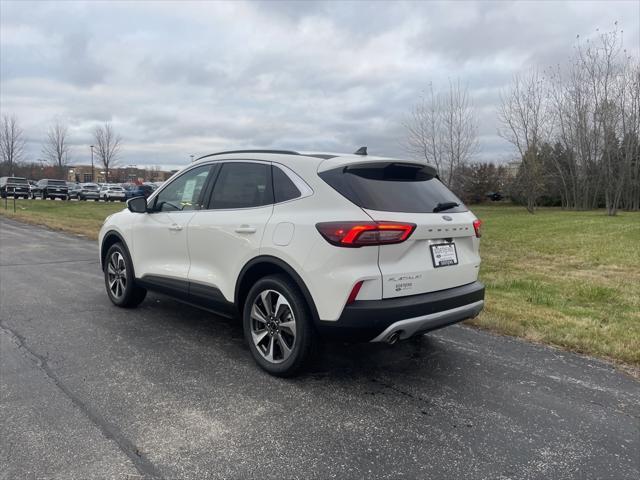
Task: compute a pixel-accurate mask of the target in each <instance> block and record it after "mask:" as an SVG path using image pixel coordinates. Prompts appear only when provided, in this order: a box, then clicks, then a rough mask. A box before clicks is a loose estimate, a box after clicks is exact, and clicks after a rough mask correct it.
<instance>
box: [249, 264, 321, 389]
mask: <svg viewBox="0 0 640 480" xmlns="http://www.w3.org/2000/svg"><path fill="white" fill-rule="evenodd" d="M243 327H244V337H245V340H246V342H247V343H248V344H249V349H250V350H251V354H252V355H253V358H254V360H255V361H256V362H257V363H258V365H260V367H262V368H263V369H264V370H266V371H267V372H269V373H270V374H272V375H276V376H279V377H289V376H292V375H294V374H296V373H297V372H298V371H299V370H300V369H301V368H302V367H303V366H304V364H305V363H306V362H307V361H308V360H309V359H310V358H311V356H312V352H313V347H314V343H315V335H314V333H315V332H314V331H313V323H312V319H311V315H310V313H309V307H308V305H307V303H306V302H305V300H304V297H303V296H302V294H301V293H300V290H299V289H298V287H297V286H296V285H295V283H293V282H292V281H291V280H290V279H289V278H288V277H286V276H284V275H273V276H268V277H264V278H262V279H260V280H258V281H257V282H256V284H255V285H254V286H253V287H252V288H251V290H250V291H249V294H248V295H247V299H246V301H245V304H244V309H243Z"/></svg>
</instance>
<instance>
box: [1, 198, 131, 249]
mask: <svg viewBox="0 0 640 480" xmlns="http://www.w3.org/2000/svg"><path fill="white" fill-rule="evenodd" d="M4 206H5V203H4V199H1V200H0V215H6V216H8V217H9V218H15V219H16V220H20V221H22V222H26V223H32V224H34V225H46V226H47V227H49V228H53V229H55V230H62V231H65V232H70V233H76V234H78V235H86V236H87V237H89V238H91V239H94V240H95V239H97V238H98V232H99V231H100V227H101V226H102V223H103V222H104V219H105V218H106V217H107V216H109V215H111V214H112V213H115V212H118V211H120V210H122V209H123V208H125V204H124V203H121V202H109V203H105V202H94V201H86V202H76V201H71V202H65V201H63V200H16V212H15V213H14V212H13V199H12V198H9V199H7V209H6V210H5V208H4Z"/></svg>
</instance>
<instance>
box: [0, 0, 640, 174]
mask: <svg viewBox="0 0 640 480" xmlns="http://www.w3.org/2000/svg"><path fill="white" fill-rule="evenodd" d="M0 5H1V7H0V8H1V11H0V19H1V20H0V21H1V25H0V33H1V51H0V62H1V64H0V65H1V71H0V80H1V89H0V102H1V109H2V114H15V115H16V116H17V117H18V120H19V122H20V124H21V126H22V128H23V129H24V131H25V134H26V137H27V139H28V145H27V146H28V148H27V153H28V157H29V159H31V160H37V159H38V158H40V157H41V154H40V148H41V142H42V140H43V138H44V136H45V135H46V130H47V127H48V125H50V124H51V123H52V122H54V121H56V120H60V121H62V122H64V123H66V124H68V125H69V128H70V132H71V141H72V143H73V145H74V148H73V154H72V159H73V161H74V163H87V162H88V160H89V148H88V145H90V144H91V143H92V142H91V132H92V130H93V129H94V128H95V126H96V125H98V124H100V123H101V122H105V121H109V122H112V124H113V125H114V127H115V129H116V130H117V132H118V133H120V134H121V135H122V137H123V141H124V148H123V151H122V155H121V159H120V163H121V164H123V165H126V164H138V165H162V166H165V167H176V166H179V165H184V164H186V163H187V162H188V160H189V155H190V154H195V155H200V154H206V153H210V152H212V151H216V150H221V149H233V148H245V147H268V148H290V149H300V150H318V151H338V152H344V151H347V152H350V151H354V150H355V149H356V148H357V147H359V146H360V145H368V146H369V151H370V152H372V153H376V154H384V155H396V156H397V155H402V154H403V151H402V146H401V145H402V143H403V139H404V136H405V133H404V131H403V127H402V122H403V119H405V118H406V116H407V114H408V113H409V112H410V110H411V108H412V105H413V104H415V103H416V101H417V99H418V97H419V95H420V92H421V91H423V90H424V89H425V88H426V87H427V85H428V84H429V82H433V84H434V85H435V87H436V89H438V88H444V87H446V85H447V82H448V79H450V78H453V79H455V78H460V79H461V81H462V82H463V83H464V84H467V85H468V88H469V91H470V94H471V96H472V98H473V101H474V104H475V106H476V107H477V108H478V117H479V133H480V145H481V150H480V152H479V154H478V158H479V159H482V160H497V161H504V160H506V159H509V157H510V149H509V146H508V145H507V144H505V142H504V141H502V140H501V139H500V138H499V137H498V136H497V135H496V128H497V124H496V119H495V116H496V115H495V108H496V102H497V98H498V93H499V91H500V89H502V88H504V87H505V85H507V84H508V83H509V81H510V79H511V77H512V76H513V74H514V73H516V72H518V71H520V70H523V69H525V68H527V67H528V66H531V65H540V66H547V65H550V64H556V63H558V62H563V61H564V60H565V59H566V58H567V57H568V56H569V55H571V53H572V48H573V46H574V45H575V41H576V35H578V34H579V35H581V36H582V37H587V36H589V35H593V34H594V33H595V32H596V29H598V28H600V30H601V31H602V30H610V29H612V28H613V26H614V22H616V21H618V25H619V26H620V27H621V28H622V29H624V38H625V44H626V47H627V48H628V49H629V50H630V51H631V52H632V53H633V54H634V55H635V56H636V57H637V56H638V51H639V50H640V2H638V1H637V0H630V1H601V2H597V1H583V2H572V3H561V2H555V1H537V2H515V3H509V2H504V1H501V2H477V3H476V2H473V3H466V2H450V3H437V2H406V3H404V2H393V3H384V2H371V3H366V2H363V1H358V2H337V1H333V2H318V3H316V2H269V3H249V2H247V3H245V2H228V3H226V2H213V1H210V2H206V1H202V2H193V3H187V2H180V3H178V2H170V1H164V2H158V3H154V2H150V1H145V2H134V1H121V2H105V3H100V2H95V1H92V2H86V3H84V2H73V1H59V2H54V1H44V2H38V3H29V2H26V1H5V0H1V1H0Z"/></svg>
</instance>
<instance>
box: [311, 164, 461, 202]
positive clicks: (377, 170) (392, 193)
mask: <svg viewBox="0 0 640 480" xmlns="http://www.w3.org/2000/svg"><path fill="white" fill-rule="evenodd" d="M320 177H321V178H322V179H323V180H324V181H325V182H327V183H328V184H329V185H331V186H332V187H333V188H334V189H335V190H337V191H338V192H339V193H340V194H342V195H343V196H344V197H346V198H347V199H348V200H350V201H351V202H353V203H355V204H356V205H358V206H359V207H362V208H366V209H369V210H379V211H383V212H407V213H433V212H434V211H435V212H438V211H440V208H441V207H442V206H444V205H445V204H451V203H457V204H458V206H457V207H452V208H446V209H442V210H441V211H443V212H453V213H455V212H466V211H467V208H466V207H465V206H464V205H463V204H462V202H461V201H460V199H459V198H458V197H456V196H455V195H454V194H453V193H452V192H451V191H450V190H449V189H448V188H447V187H445V186H444V185H443V184H442V182H440V180H438V179H437V178H436V177H435V176H434V175H433V171H432V170H431V168H429V167H423V166H421V165H416V164H409V163H398V162H394V163H389V162H385V163H371V164H366V165H357V166H351V167H346V168H338V169H334V170H329V171H326V172H322V173H320ZM439 205H440V207H439Z"/></svg>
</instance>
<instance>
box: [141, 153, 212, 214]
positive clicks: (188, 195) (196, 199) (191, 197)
mask: <svg viewBox="0 0 640 480" xmlns="http://www.w3.org/2000/svg"><path fill="white" fill-rule="evenodd" d="M210 170H211V165H203V166H201V167H196V168H194V169H192V170H190V171H188V172H187V173H185V174H183V175H180V176H179V177H178V178H176V179H175V180H173V181H172V182H171V183H169V185H167V186H166V187H165V188H164V189H163V190H162V191H161V192H160V193H159V194H158V196H157V197H156V199H155V204H154V210H155V211H156V212H176V211H182V210H199V209H200V208H201V207H202V205H201V204H200V194H201V193H202V189H203V188H204V184H205V182H206V181H207V176H208V175H209V171H210Z"/></svg>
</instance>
